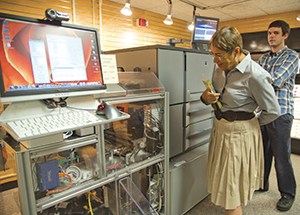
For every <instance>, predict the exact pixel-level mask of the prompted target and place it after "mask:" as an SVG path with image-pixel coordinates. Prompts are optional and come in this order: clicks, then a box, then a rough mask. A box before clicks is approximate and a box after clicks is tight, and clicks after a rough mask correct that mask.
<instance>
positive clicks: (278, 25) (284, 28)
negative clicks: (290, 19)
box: [268, 20, 291, 36]
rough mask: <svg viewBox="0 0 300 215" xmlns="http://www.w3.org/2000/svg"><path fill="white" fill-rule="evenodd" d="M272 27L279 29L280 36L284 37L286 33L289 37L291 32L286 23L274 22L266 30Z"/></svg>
mask: <svg viewBox="0 0 300 215" xmlns="http://www.w3.org/2000/svg"><path fill="white" fill-rule="evenodd" d="M272 27H276V28H281V30H282V36H284V35H286V33H288V34H289V35H290V31H291V29H290V26H289V24H288V23H286V22H285V21H283V20H276V21H274V22H272V23H271V24H270V25H269V27H268V29H270V28H272Z"/></svg>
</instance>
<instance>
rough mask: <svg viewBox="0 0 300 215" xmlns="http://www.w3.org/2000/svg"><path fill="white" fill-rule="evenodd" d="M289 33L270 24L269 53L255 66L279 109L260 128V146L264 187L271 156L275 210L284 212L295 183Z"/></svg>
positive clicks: (295, 63) (282, 25)
mask: <svg viewBox="0 0 300 215" xmlns="http://www.w3.org/2000/svg"><path fill="white" fill-rule="evenodd" d="M289 34H290V27H289V24H288V23H286V22H285V21H282V20H277V21H274V22H272V23H271V24H270V25H269V27H268V42H269V45H270V46H271V51H270V52H268V53H266V54H264V55H263V56H262V57H261V58H260V59H259V61H258V63H259V64H260V65H261V66H262V67H263V68H264V69H265V70H267V71H268V72H269V73H270V74H271V76H272V85H273V87H274V90H275V94H276V96H277V98H278V103H279V105H280V108H281V116H280V117H279V118H277V119H276V120H275V121H273V122H271V123H269V124H267V125H264V126H261V132H262V138H263V144H264V159H265V169H264V188H263V189H261V190H260V191H267V190H268V189H269V174H270V170H271V165H272V159H273V157H274V162H275V170H276V175H277V185H278V189H279V192H280V194H281V199H280V200H279V201H278V202H277V209H278V210H280V211H288V210H289V209H290V208H291V207H292V205H293V203H294V199H295V195H296V181H295V176H294V170H293V167H292V162H291V158H290V156H291V136H290V133H291V127H292V123H293V119H294V116H293V114H294V99H293V89H294V85H295V76H296V73H297V72H298V70H299V68H298V67H299V58H298V53H297V52H295V51H293V50H291V49H289V48H288V47H287V46H286V45H285V40H286V39H287V38H288V36H289Z"/></svg>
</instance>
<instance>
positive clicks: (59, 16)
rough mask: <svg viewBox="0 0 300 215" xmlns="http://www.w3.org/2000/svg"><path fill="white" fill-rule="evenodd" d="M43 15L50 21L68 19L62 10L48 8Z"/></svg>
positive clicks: (67, 15)
mask: <svg viewBox="0 0 300 215" xmlns="http://www.w3.org/2000/svg"><path fill="white" fill-rule="evenodd" d="M45 15H46V17H47V19H48V20H50V21H59V22H61V21H69V19H70V16H69V14H67V13H63V12H59V11H55V10H53V9H51V8H48V9H47V10H46V11H45Z"/></svg>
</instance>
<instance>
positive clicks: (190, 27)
mask: <svg viewBox="0 0 300 215" xmlns="http://www.w3.org/2000/svg"><path fill="white" fill-rule="evenodd" d="M196 9H197V8H196V6H194V10H193V20H194V19H195V14H196ZM194 27H195V25H194V21H192V24H190V25H189V27H188V29H189V30H190V31H192V30H194Z"/></svg>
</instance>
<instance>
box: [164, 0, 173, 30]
mask: <svg viewBox="0 0 300 215" xmlns="http://www.w3.org/2000/svg"><path fill="white" fill-rule="evenodd" d="M168 3H169V10H168V15H167V18H166V19H165V20H164V23H165V24H166V25H172V24H173V20H172V18H171V16H172V0H169V2H168Z"/></svg>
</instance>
